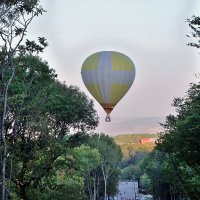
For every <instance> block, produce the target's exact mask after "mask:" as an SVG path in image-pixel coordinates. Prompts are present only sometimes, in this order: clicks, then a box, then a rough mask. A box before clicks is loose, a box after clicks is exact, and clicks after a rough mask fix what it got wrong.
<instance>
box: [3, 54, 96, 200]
mask: <svg viewBox="0 0 200 200" xmlns="http://www.w3.org/2000/svg"><path fill="white" fill-rule="evenodd" d="M15 61H16V62H17V63H18V65H19V66H17V68H16V76H15V77H14V79H13V82H12V83H11V86H10V89H9V91H8V92H9V102H8V110H7V115H6V121H7V124H6V133H7V139H8V141H9V147H10V152H9V153H10V157H11V156H12V157H13V165H14V178H13V181H12V182H14V184H15V185H16V186H17V187H18V188H19V189H20V197H21V199H25V198H27V193H26V190H27V189H30V188H35V189H36V188H37V187H38V186H39V185H40V184H39V183H40V181H41V180H42V179H43V178H44V177H48V176H49V175H48V173H49V172H50V171H52V168H54V163H55V162H56V160H57V158H58V157H60V156H61V155H63V154H65V153H66V151H67V150H68V148H69V146H70V145H71V144H70V140H69V142H68V137H69V136H68V134H69V132H70V130H73V132H76V131H83V132H84V131H86V130H90V129H94V128H95V127H96V126H97V124H98V116H97V114H96V111H95V110H94V107H93V102H92V101H91V100H90V99H88V97H87V96H86V95H85V94H84V93H83V92H81V91H80V90H79V89H78V88H77V87H75V86H67V85H65V84H64V83H60V82H59V81H58V80H56V74H55V72H54V70H52V69H50V68H49V67H48V64H47V62H45V61H42V60H41V59H40V58H39V57H38V56H31V55H25V56H20V57H17V58H16V60H15ZM66 139H67V140H66Z"/></svg>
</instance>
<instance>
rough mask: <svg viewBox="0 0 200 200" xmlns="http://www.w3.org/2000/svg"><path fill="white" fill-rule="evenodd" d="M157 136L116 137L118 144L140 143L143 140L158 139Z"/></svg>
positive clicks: (132, 135) (131, 135)
mask: <svg viewBox="0 0 200 200" xmlns="http://www.w3.org/2000/svg"><path fill="white" fill-rule="evenodd" d="M157 137H158V135H157V134H124V135H117V136H115V137H114V138H115V141H116V142H117V143H118V144H128V143H139V142H140V140H141V139H142V138H157Z"/></svg>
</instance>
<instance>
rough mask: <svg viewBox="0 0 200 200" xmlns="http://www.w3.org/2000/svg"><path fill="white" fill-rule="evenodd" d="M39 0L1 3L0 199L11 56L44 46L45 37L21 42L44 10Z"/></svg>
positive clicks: (5, 149)
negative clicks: (0, 170) (36, 40)
mask: <svg viewBox="0 0 200 200" xmlns="http://www.w3.org/2000/svg"><path fill="white" fill-rule="evenodd" d="M38 2H39V1H38V0H34V1H32V0H19V1H18V0H4V1H1V3H0V11H1V12H0V66H1V69H0V72H1V79H0V108H1V110H0V133H1V143H2V146H3V149H1V160H2V162H1V164H2V167H1V169H2V175H1V176H2V200H4V199H5V198H6V196H5V191H6V185H5V183H6V159H7V155H8V152H7V142H6V133H5V123H6V122H5V118H6V114H7V100H8V89H9V86H10V84H11V81H12V79H13V77H14V74H15V68H16V65H15V62H14V58H15V56H16V54H18V53H20V52H21V53H22V52H25V51H31V52H34V51H36V52H39V51H42V50H43V48H44V47H45V46H46V45H47V44H46V42H45V39H44V38H39V42H40V44H41V45H37V44H36V43H35V42H34V41H29V40H27V41H26V44H25V45H22V44H21V43H22V41H23V39H24V36H25V35H26V31H27V28H28V26H29V24H30V23H31V21H32V20H33V18H34V17H36V16H38V15H39V14H42V13H43V11H44V10H43V9H42V8H40V7H39V5H38Z"/></svg>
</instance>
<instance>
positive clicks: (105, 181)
mask: <svg viewBox="0 0 200 200" xmlns="http://www.w3.org/2000/svg"><path fill="white" fill-rule="evenodd" d="M104 200H107V180H106V178H104Z"/></svg>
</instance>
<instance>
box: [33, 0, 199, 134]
mask: <svg viewBox="0 0 200 200" xmlns="http://www.w3.org/2000/svg"><path fill="white" fill-rule="evenodd" d="M41 4H42V6H43V7H44V9H45V10H46V11H47V12H46V13H44V15H43V16H40V17H39V18H37V19H35V21H34V22H33V23H32V24H31V27H30V29H29V35H30V36H31V37H32V38H36V37H37V36H44V37H46V38H47V40H48V43H49V46H48V47H47V49H46V50H45V52H44V53H43V54H42V55H41V56H42V57H43V58H44V59H45V60H47V61H48V62H49V65H50V67H51V68H54V69H55V70H56V72H57V73H58V78H59V79H60V80H61V81H66V83H67V84H69V85H70V84H73V85H77V86H79V87H80V89H81V90H83V91H84V92H86V94H87V95H88V96H89V97H90V98H93V97H92V96H91V95H90V94H89V92H88V91H87V89H86V88H85V86H84V84H83V82H82V78H81V74H80V71H81V65H82V63H83V61H84V59H85V58H86V57H88V56H89V55H90V54H92V53H95V52H98V51H103V50H112V51H118V52H121V53H124V54H126V55H127V56H129V57H130V58H131V59H132V60H133V62H134V64H135V66H136V78H135V82H134V84H133V86H132V88H131V89H130V91H129V92H128V93H127V94H126V96H125V97H124V98H123V99H122V100H121V101H120V102H119V103H118V105H117V106H116V107H115V109H114V110H113V112H112V115H111V117H112V122H111V123H105V122H104V118H105V113H104V111H103V109H102V108H101V107H100V105H99V104H98V103H96V102H95V108H96V110H97V111H98V114H99V117H100V125H99V128H98V129H97V131H102V132H105V133H110V134H114V133H116V132H117V131H118V132H119V131H120V133H125V132H135V131H137V132H152V131H155V130H154V129H152V127H153V126H152V123H154V125H155V124H157V122H158V121H159V119H162V118H163V117H164V116H166V115H168V114H170V113H174V109H173V108H172V107H171V103H172V101H173V98H174V97H180V96H183V95H184V93H185V91H186V90H187V88H188V85H189V83H190V82H194V81H197V79H196V78H195V73H197V72H199V71H200V55H199V54H198V53H199V52H198V50H197V49H193V48H191V47H188V46H187V45H186V44H187V43H188V42H190V40H189V38H187V37H186V35H187V34H189V33H190V31H191V30H190V29H189V28H188V24H187V23H186V22H185V20H186V19H187V18H190V17H191V16H192V15H194V14H195V15H198V14H200V13H199V11H200V1H199V0H42V1H41ZM145 119H146V121H145ZM148 119H151V120H153V121H151V122H152V123H149V121H148ZM138 120H139V121H140V122H141V123H140V125H138V127H140V128H135V127H136V126H135V123H136V124H137V122H138ZM150 124H151V125H150ZM141 126H143V127H141Z"/></svg>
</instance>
